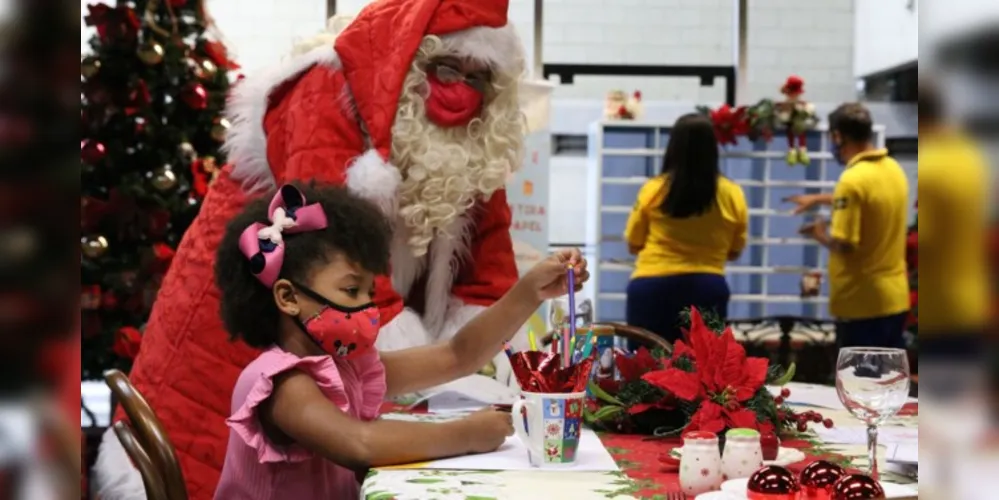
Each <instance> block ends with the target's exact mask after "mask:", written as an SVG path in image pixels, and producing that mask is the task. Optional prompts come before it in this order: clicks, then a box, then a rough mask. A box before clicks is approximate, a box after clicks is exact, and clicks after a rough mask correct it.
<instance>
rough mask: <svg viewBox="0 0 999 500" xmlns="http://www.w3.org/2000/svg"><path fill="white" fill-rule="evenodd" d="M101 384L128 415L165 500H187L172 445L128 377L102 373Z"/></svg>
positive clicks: (115, 373) (122, 374)
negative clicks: (160, 482)
mask: <svg viewBox="0 0 999 500" xmlns="http://www.w3.org/2000/svg"><path fill="white" fill-rule="evenodd" d="M104 381H105V382H106V383H107V384H108V387H109V388H110V389H111V393H112V394H114V396H115V398H116V399H117V401H118V404H120V405H121V407H122V408H123V409H124V410H125V414H126V415H128V419H129V420H130V421H131V425H132V428H133V429H134V430H135V435H136V437H137V438H138V440H139V443H140V444H142V447H143V448H144V449H145V450H146V452H147V453H148V455H149V458H150V459H151V460H152V462H153V465H155V466H156V468H157V469H158V470H159V471H160V473H161V474H162V477H163V486H164V487H165V488H166V497H167V499H168V500H187V486H186V485H185V483H184V474H183V472H181V470H180V463H179V462H178V461H177V454H176V453H175V452H174V448H173V444H172V443H170V438H169V437H167V433H166V431H164V430H163V425H162V424H161V423H160V420H159V419H158V418H156V414H155V413H153V409H152V408H151V407H150V406H149V403H147V402H146V398H144V397H142V394H139V391H137V390H135V387H133V386H132V383H131V382H129V380H128V377H127V376H126V375H125V374H124V373H122V372H120V371H118V370H108V371H107V372H105V373H104Z"/></svg>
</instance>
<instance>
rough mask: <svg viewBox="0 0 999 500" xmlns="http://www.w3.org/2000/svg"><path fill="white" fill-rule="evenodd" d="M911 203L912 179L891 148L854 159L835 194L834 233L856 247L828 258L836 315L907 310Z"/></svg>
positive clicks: (832, 309) (852, 316) (831, 308)
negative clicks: (907, 241)
mask: <svg viewBox="0 0 999 500" xmlns="http://www.w3.org/2000/svg"><path fill="white" fill-rule="evenodd" d="M908 204H909V182H908V179H906V176H905V172H904V171H903V170H902V167H900V166H899V164H898V163H897V162H896V161H895V160H894V159H892V158H891V157H889V156H888V151H887V150H884V149H879V150H875V151H867V152H865V153H861V154H859V155H857V156H855V157H854V158H853V159H852V160H850V163H849V164H848V165H847V166H846V170H844V171H843V174H842V175H840V178H839V181H838V182H837V183H836V189H835V190H834V191H833V206H832V223H831V227H830V235H831V236H832V237H833V238H835V239H837V240H840V241H842V242H845V243H849V244H850V245H851V246H852V247H853V249H852V251H850V252H846V253H843V252H832V253H831V254H830V255H829V312H830V313H831V314H832V315H833V316H835V317H837V318H842V319H864V318H876V317H879V316H888V315H891V314H897V313H900V312H904V311H908V310H909V279H908V276H907V274H906V265H905V239H906V232H907V229H908V210H909V207H908Z"/></svg>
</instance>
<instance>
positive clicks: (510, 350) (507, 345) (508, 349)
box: [503, 342, 513, 358]
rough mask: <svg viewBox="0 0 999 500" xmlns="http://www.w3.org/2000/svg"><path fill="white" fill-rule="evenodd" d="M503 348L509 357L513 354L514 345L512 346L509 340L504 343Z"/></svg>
mask: <svg viewBox="0 0 999 500" xmlns="http://www.w3.org/2000/svg"><path fill="white" fill-rule="evenodd" d="M503 350H504V351H506V357H508V358H509V357H512V356H513V346H511V345H510V343H509V342H504V343H503Z"/></svg>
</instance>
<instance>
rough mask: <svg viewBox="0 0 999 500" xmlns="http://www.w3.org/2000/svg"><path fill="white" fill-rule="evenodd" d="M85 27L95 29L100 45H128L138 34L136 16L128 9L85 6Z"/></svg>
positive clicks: (101, 4)
mask: <svg viewBox="0 0 999 500" xmlns="http://www.w3.org/2000/svg"><path fill="white" fill-rule="evenodd" d="M83 19H84V21H85V22H86V24H87V26H93V27H95V28H97V36H98V37H99V38H100V39H101V42H102V43H115V42H122V43H129V42H132V41H134V40H135V39H136V37H137V35H138V33H139V26H140V25H141V24H140V23H139V18H138V16H136V15H135V11H134V10H132V9H131V8H129V7H125V6H121V7H113V8H112V7H110V6H108V5H106V4H103V3H99V4H91V5H88V6H87V15H86V16H85V17H84V18H83Z"/></svg>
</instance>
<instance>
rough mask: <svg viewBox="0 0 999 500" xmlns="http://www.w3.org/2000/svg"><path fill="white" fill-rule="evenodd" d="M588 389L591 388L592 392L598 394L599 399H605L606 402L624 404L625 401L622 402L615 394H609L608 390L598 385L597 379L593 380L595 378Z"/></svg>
mask: <svg viewBox="0 0 999 500" xmlns="http://www.w3.org/2000/svg"><path fill="white" fill-rule="evenodd" d="M587 389H589V390H590V392H591V393H593V395H594V396H596V397H597V399H599V400H601V401H604V402H606V403H610V404H612V405H617V406H624V403H622V402H621V401H619V400H618V399H617V398H615V397H614V396H611V395H610V394H607V391H605V390H603V389H601V388H600V386H599V385H597V383H596V382H595V381H593V380H591V381H590V384H589V385H588V386H587Z"/></svg>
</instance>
